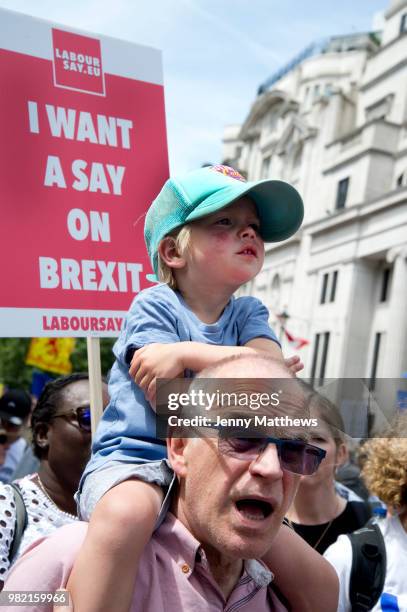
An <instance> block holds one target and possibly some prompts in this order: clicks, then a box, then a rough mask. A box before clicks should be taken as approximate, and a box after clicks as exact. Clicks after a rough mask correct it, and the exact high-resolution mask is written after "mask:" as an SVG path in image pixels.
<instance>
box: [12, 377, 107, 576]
mask: <svg viewBox="0 0 407 612" xmlns="http://www.w3.org/2000/svg"><path fill="white" fill-rule="evenodd" d="M103 395H104V405H105V406H106V405H107V403H108V395H107V385H106V384H104V385H103ZM89 404H90V390H89V380H88V375H87V374H71V375H70V376H64V377H62V378H58V379H56V380H53V381H51V382H49V383H48V384H47V385H46V386H45V387H44V390H43V391H42V393H41V395H40V397H39V398H38V402H37V405H36V407H35V409H34V411H33V413H32V417H31V430H32V444H33V450H34V454H35V455H36V457H38V459H39V461H40V465H39V469H38V472H36V473H35V474H31V475H29V476H26V477H24V478H22V479H21V480H18V481H16V482H15V484H17V485H18V487H19V489H20V491H21V495H22V498H23V501H24V505H25V508H26V511H27V519H28V520H27V525H26V528H25V530H24V532H23V535H22V537H21V540H20V544H19V547H18V549H17V551H16V554H15V555H14V557H13V559H11V560H10V558H9V557H10V551H11V549H12V544H13V534H14V532H15V526H16V506H15V500H14V493H13V490H12V488H11V487H10V486H9V485H2V486H1V487H0V580H1V581H2V582H4V579H5V576H6V574H7V571H8V569H9V567H10V565H11V563H13V562H14V561H15V560H16V559H17V558H18V557H19V556H20V555H21V554H22V553H23V552H24V550H25V549H26V548H27V547H28V546H29V545H30V544H31V543H32V542H34V541H35V540H37V539H38V538H41V537H44V536H46V535H49V534H50V533H51V532H52V531H54V529H56V528H58V527H61V526H62V525H65V524H67V523H70V522H72V521H75V520H77V517H76V503H75V500H74V497H73V496H74V493H75V491H76V490H77V488H78V483H79V479H80V477H81V474H82V471H83V469H84V467H85V465H86V463H87V461H88V459H89V455H90V444H91V424H90V407H89Z"/></svg>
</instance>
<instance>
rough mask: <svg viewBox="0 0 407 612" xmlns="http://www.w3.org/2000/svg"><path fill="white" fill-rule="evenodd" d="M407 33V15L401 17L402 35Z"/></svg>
mask: <svg viewBox="0 0 407 612" xmlns="http://www.w3.org/2000/svg"><path fill="white" fill-rule="evenodd" d="M405 32H407V13H404V15H402V16H401V21H400V34H404V33H405Z"/></svg>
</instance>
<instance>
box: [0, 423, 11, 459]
mask: <svg viewBox="0 0 407 612" xmlns="http://www.w3.org/2000/svg"><path fill="white" fill-rule="evenodd" d="M8 447H9V444H8V440H7V432H6V430H5V429H1V428H0V466H1V465H3V463H4V462H5V460H6V455H7V450H8Z"/></svg>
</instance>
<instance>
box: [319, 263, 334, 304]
mask: <svg viewBox="0 0 407 612" xmlns="http://www.w3.org/2000/svg"><path fill="white" fill-rule="evenodd" d="M337 284H338V270H334V271H333V272H325V274H324V275H323V277H322V286H321V299H320V304H326V303H327V302H334V301H335V296H336V286H337Z"/></svg>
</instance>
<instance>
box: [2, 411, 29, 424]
mask: <svg viewBox="0 0 407 612" xmlns="http://www.w3.org/2000/svg"><path fill="white" fill-rule="evenodd" d="M0 418H1V419H4V420H5V421H8V423H11V424H12V425H22V424H23V419H21V418H20V417H18V416H14V415H12V414H10V413H8V412H3V411H2V410H0Z"/></svg>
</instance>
